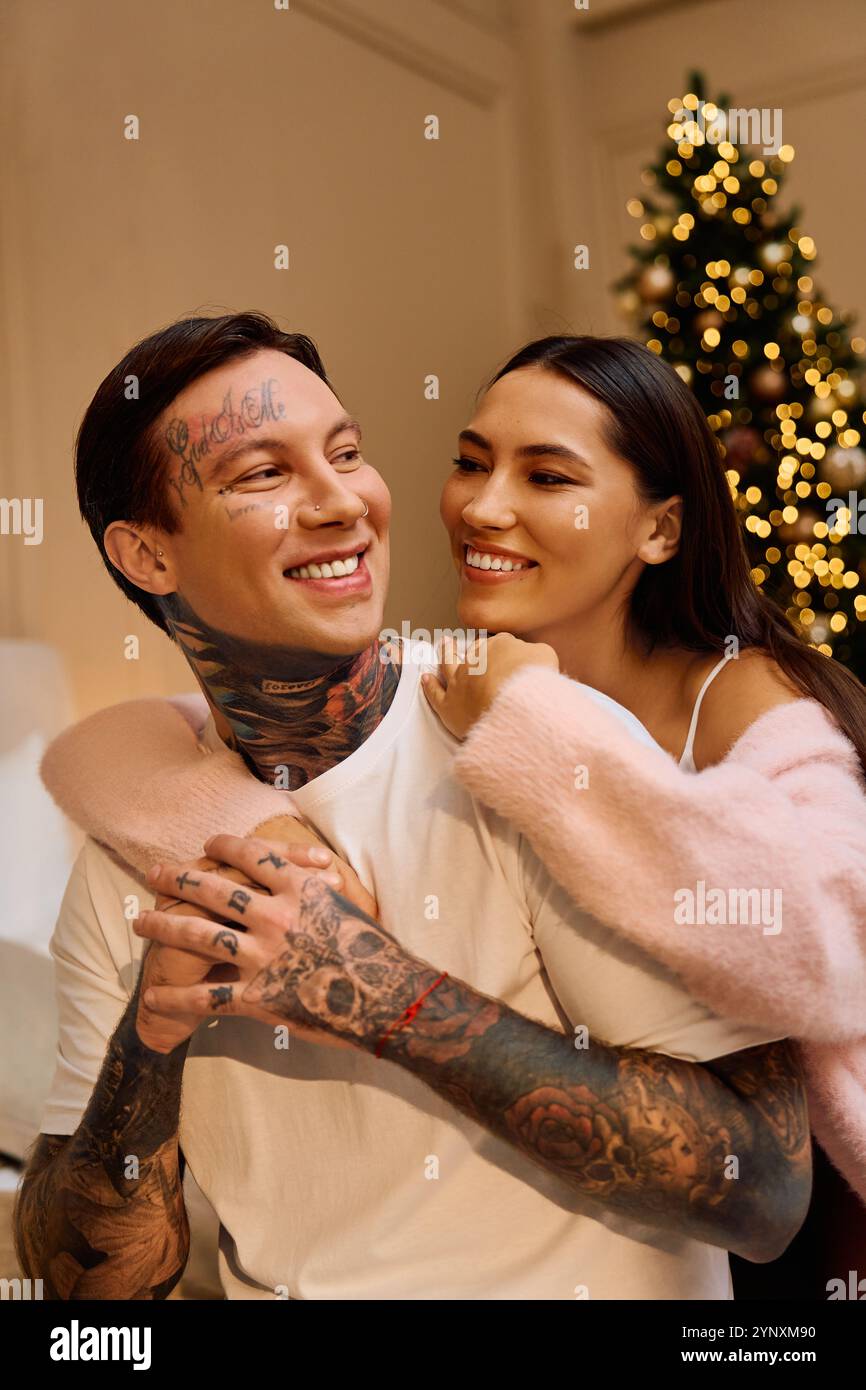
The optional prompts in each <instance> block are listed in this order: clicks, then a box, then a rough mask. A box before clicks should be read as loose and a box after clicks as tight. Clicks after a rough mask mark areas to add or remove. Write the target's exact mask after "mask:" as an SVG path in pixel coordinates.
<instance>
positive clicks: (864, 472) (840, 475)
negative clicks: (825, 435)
mask: <svg viewBox="0 0 866 1390" xmlns="http://www.w3.org/2000/svg"><path fill="white" fill-rule="evenodd" d="M821 476H822V478H823V479H824V481H825V482H826V483H829V484H830V486H831V487H832V488H839V489H841V490H843V491H844V490H845V489H846V488H858V487H859V486H860V484H861V483H862V482H864V481H866V453H864V451H863V450H862V449H859V448H853V449H845V448H843V447H842V445H841V444H834V445H833V448H832V449H828V450H827V452H826V454H825V455H824V457H823V459H822V460H821Z"/></svg>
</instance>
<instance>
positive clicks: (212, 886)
mask: <svg viewBox="0 0 866 1390" xmlns="http://www.w3.org/2000/svg"><path fill="white" fill-rule="evenodd" d="M206 848H207V849H208V851H209V853H211V854H212V855H214V856H215V857H216V858H218V859H219V860H221V861H222V862H223V863H225V864H230V865H232V866H233V867H235V868H237V869H240V870H242V872H243V873H244V874H246V876H247V878H248V879H249V880H250V881H251V882H250V886H249V887H246V888H244V887H239V886H238V885H237V884H235V883H233V882H232V881H231V880H230V879H227V878H226V877H225V876H224V875H221V874H217V873H211V872H209V871H206V870H197V869H195V868H190V867H185V868H184V867H182V866H173V867H158V868H156V869H153V870H151V872H150V874H149V875H148V879H149V881H150V883H151V884H152V885H153V886H154V887H155V888H156V889H158V890H159V891H160V892H164V893H174V894H175V895H176V896H178V897H181V898H183V899H184V901H186V902H188V903H192V904H195V905H197V906H198V907H203V908H205V909H206V910H207V911H208V912H210V913H211V914H212V915H213V916H215V917H216V918H218V919H219V920H220V921H221V922H222V924H223V925H222V926H221V927H218V926H216V924H215V923H213V922H210V923H204V922H203V921H202V919H201V918H199V917H195V916H192V915H190V916H183V915H175V914H172V915H169V914H167V913H161V912H148V913H143V914H142V916H141V917H140V918H139V919H138V923H137V924H136V925H135V930H136V931H137V932H138V933H139V935H142V936H146V937H149V938H150V939H151V940H155V941H161V942H164V943H165V944H167V945H174V946H177V947H178V948H180V949H183V950H188V951H193V952H195V953H196V954H199V955H203V956H207V957H208V958H209V959H210V960H212V961H213V962H230V963H231V964H232V965H234V966H235V967H236V970H237V979H236V980H235V981H233V982H232V983H225V984H216V985H215V984H213V983H210V982H202V983H200V984H194V985H190V986H188V987H179V986H161V987H155V988H153V989H152V990H151V991H149V993H151V994H152V996H153V998H152V1002H150V1007H151V1008H152V1009H153V1010H154V1012H155V1013H157V1014H163V1015H165V1016H166V1017H169V1018H172V1017H176V1016H178V1015H195V1016H197V1017H198V1018H200V1019H201V1018H204V1017H207V1016H209V1015H213V1014H220V1013H227V1014H239V1015H243V1016H246V1017H248V1018H256V1019H259V1020H261V1021H262V1022H265V1023H269V1024H274V1023H278V1022H279V1023H289V1024H291V1025H292V1026H293V1027H294V1028H295V1029H297V1026H298V1025H302V1026H304V1027H306V1028H308V1029H311V1030H313V1031H312V1035H313V1036H315V1037H316V1039H317V1040H320V1041H322V1042H327V1041H329V1040H331V1041H333V1040H335V1039H336V1040H338V1041H341V1042H344V1043H348V1044H349V1045H352V1046H357V1047H361V1048H365V1049H366V1050H369V1051H372V1050H374V1049H375V1047H376V1045H377V1043H378V1042H379V1041H380V1039H381V1038H382V1036H383V1034H384V1033H385V1032H386V1031H387V1029H388V1028H389V1027H390V1026H391V1024H393V1023H394V1022H395V1021H396V1019H398V1018H399V1017H400V1015H401V1014H402V1013H403V1011H404V1010H405V1009H407V1008H408V1006H409V1005H410V1004H411V1003H412V1002H413V1001H414V1000H416V999H417V998H418V996H419V995H420V994H421V993H422V992H423V991H424V990H425V989H426V988H427V987H428V986H429V985H432V984H433V982H434V981H435V980H437V979H438V978H439V975H438V972H436V971H435V970H433V968H432V967H431V966H429V965H428V964H427V963H426V962H425V961H421V960H418V959H417V958H416V957H414V956H411V955H410V954H409V953H408V952H406V951H405V950H404V949H403V947H402V946H400V944H399V942H397V941H396V940H395V938H394V937H393V936H391V934H390V932H387V931H386V930H385V929H384V927H382V926H381V925H380V924H379V923H378V922H376V921H375V920H374V919H373V918H372V917H369V916H368V915H367V913H365V912H364V911H362V909H361V908H359V907H358V906H356V904H355V903H353V902H351V901H350V900H349V899H348V898H345V897H343V896H342V894H340V893H338V892H337V891H336V890H335V888H334V887H333V886H332V885H331V884H330V883H328V882H327V881H326V877H325V876H323V875H315V874H312V873H311V871H310V869H309V868H308V867H305V866H304V865H302V864H298V863H296V862H292V860H291V859H290V857H289V855H290V851H288V850H286V849H285V848H284V847H283V846H281V845H276V844H269V843H268V842H266V841H264V840H258V839H239V838H237V837H236V836H233V835H217V836H215V837H214V839H213V840H210V841H208V844H207V846H206ZM296 853H300V851H296ZM255 883H257V884H259V885H261V888H263V889H265V890H268V891H267V892H261V891H256V890H255V888H254V887H253V886H252V885H253V884H255ZM146 1002H147V1001H146Z"/></svg>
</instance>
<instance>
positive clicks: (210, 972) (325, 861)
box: [136, 816, 373, 1053]
mask: <svg viewBox="0 0 866 1390" xmlns="http://www.w3.org/2000/svg"><path fill="white" fill-rule="evenodd" d="M284 822H289V823H290V824H291V825H292V826H295V825H300V822H298V821H296V820H295V819H294V817H291V816H286V817H280V821H279V825H280V829H281V831H282V829H283V828H284V827H283V823H284ZM274 824H275V825H276V822H275V823H274ZM300 829H301V831H303V832H304V833H303V834H298V835H297V837H296V843H295V844H294V845H286V847H285V854H286V857H287V858H291V860H292V861H297V862H298V863H299V864H301V865H303V866H304V867H305V869H306V871H307V873H309V874H320V875H321V876H322V877H323V878H324V880H325V881H326V882H327V883H329V884H330V885H331V886H332V887H335V888H339V889H341V890H343V887H344V884H345V882H346V878H347V877H350V876H351V877H350V883H349V885H348V886H350V887H351V889H352V891H358V892H359V894H362V895H364V896H365V897H366V898H368V899H370V901H371V902H372V901H373V899H371V898H370V895H369V894H368V893H366V890H365V889H364V888H363V885H362V884H361V883H360V882H358V881H357V879H356V878H355V876H354V871H353V870H351V869H349V867H348V865H345V866H343V865H342V864H340V865H339V868H338V867H337V863H338V861H337V862H335V856H334V855H333V854H332V852H331V851H330V850H329V849H327V848H325V847H324V846H322V845H321V842H319V841H318V837H317V836H316V835H315V833H314V832H312V831H309V830H308V829H307V827H305V826H300ZM317 849H318V850H320V851H321V852H320V853H318V854H317V855H315V857H314V858H313V859H311V858H310V854H309V851H310V850H313V851H316V850H317ZM188 869H189V871H190V872H193V873H194V874H195V873H197V872H199V871H211V870H220V871H221V872H222V873H223V875H224V876H225V877H226V878H228V879H231V880H233V881H234V882H235V883H238V884H249V879H248V878H247V876H246V874H244V873H243V872H242V871H240V870H239V869H235V868H232V867H231V866H226V865H223V864H221V863H220V862H219V861H218V860H216V859H209V858H202V859H197V860H195V861H194V863H192V864H191V865H189V866H188ZM351 878H355V882H354V883H353V882H351ZM356 883H357V889H356V886H355V884H356ZM256 891H257V892H261V891H262V890H261V888H257V889H256ZM154 910H155V911H159V912H161V913H163V914H165V915H166V916H167V917H171V918H176V917H189V916H197V917H200V918H201V920H202V923H203V926H206V925H210V927H211V928H212V929H213V927H214V924H216V925H217V926H220V925H222V919H221V918H220V917H218V916H216V915H215V914H213V913H209V912H208V911H207V909H206V908H204V907H201V906H191V905H190V904H189V903H188V902H185V901H184V900H183V899H179V898H178V897H177V896H176V895H175V896H174V897H169V896H166V895H164V894H160V895H158V896H157V899H156V904H155V908H154ZM236 978H237V969H236V967H235V966H234V964H233V963H232V962H231V961H230V960H229V959H228V958H226V959H225V960H224V961H221V962H217V963H214V958H213V956H212V955H203V954H201V953H200V952H198V951H195V950H190V949H188V948H185V949H181V948H179V947H178V946H176V945H171V944H167V943H166V942H164V941H157V940H151V941H150V942H149V944H148V946H147V949H146V951H145V955H144V960H143V962H142V970H141V989H140V991H139V1001H138V1013H137V1017H136V1032H137V1033H138V1036H139V1038H140V1039H141V1041H142V1042H143V1043H144V1045H145V1046H146V1047H149V1048H151V1049H152V1051H154V1052H163V1053H165V1052H171V1051H173V1049H174V1048H175V1047H177V1046H178V1045H179V1044H180V1043H183V1042H186V1040H187V1039H188V1038H189V1037H190V1036H191V1034H192V1033H194V1032H195V1030H196V1028H197V1027H198V1025H199V1023H200V1022H201V1015H200V1014H197V1013H189V1014H176V1015H173V1016H172V1017H168V1016H166V1015H164V1014H158V1013H156V1012H155V1011H154V1010H153V1009H152V1008H150V1007H149V1006H148V1005H147V1004H146V1003H145V994H146V992H147V990H148V989H150V988H162V987H166V986H167V987H172V988H177V989H185V988H189V987H190V986H192V985H200V984H202V983H204V982H205V981H207V982H208V983H210V984H222V983H225V982H226V981H233V980H235V979H236ZM295 1031H296V1032H297V1033H299V1034H302V1032H303V1030H301V1029H296V1030H295Z"/></svg>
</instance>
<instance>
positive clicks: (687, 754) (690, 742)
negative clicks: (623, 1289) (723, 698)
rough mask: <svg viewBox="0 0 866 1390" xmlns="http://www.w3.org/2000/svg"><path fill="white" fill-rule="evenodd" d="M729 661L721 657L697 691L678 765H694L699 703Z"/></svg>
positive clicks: (725, 657) (699, 710)
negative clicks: (693, 750) (689, 763)
mask: <svg viewBox="0 0 866 1390" xmlns="http://www.w3.org/2000/svg"><path fill="white" fill-rule="evenodd" d="M729 660H730V657H728V656H723V657H722V659H721V661H720V662H719V663H718V665H717V666H714V667H713V669H712V671H711V672H710V674H709V675H708V676H707V678H706V680H705V681H704V683H703V685H702V686H701V688H700V690H699V691H698V698H697V699H696V700H695V707H694V709H693V710H692V722H691V724H690V725H689V732H688V735H687V736H686V746H685V748H684V749H683V751H682V753H681V754H680V763H684V762H687V761H691V763H692V764H694V761H695V760H694V756H693V753H692V749H693V747H694V742H695V734H696V733H697V731H698V715H699V714H700V712H701V703H702V701H703V698H704V696H705V695H706V693H707V691H708V690H709V688H710V685H711V684H712V682H713V681H714V680H715V678H716V676H717V675H718V674H719V672H720V671H721V669H722V667H723V666H727V664H728V661H729Z"/></svg>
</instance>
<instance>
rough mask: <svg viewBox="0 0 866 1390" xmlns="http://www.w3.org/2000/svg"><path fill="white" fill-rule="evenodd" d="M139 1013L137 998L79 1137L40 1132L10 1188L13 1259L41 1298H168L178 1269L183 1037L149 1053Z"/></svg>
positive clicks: (114, 1041)
mask: <svg viewBox="0 0 866 1390" xmlns="http://www.w3.org/2000/svg"><path fill="white" fill-rule="evenodd" d="M137 1009H138V991H136V993H135V994H134V995H133V998H132V1000H131V1001H130V1004H129V1007H128V1009H127V1011H126V1013H125V1014H124V1015H123V1018H122V1019H121V1021H120V1023H119V1025H118V1027H117V1029H116V1031H115V1033H114V1035H113V1036H112V1038H111V1040H110V1042H109V1044H108V1050H107V1052H106V1056H105V1061H104V1063H103V1066H102V1071H101V1073H100V1075H99V1079H98V1081H97V1083H96V1086H95V1088H94V1091H93V1095H92V1097H91V1099H90V1103H89V1105H88V1107H87V1110H86V1111H85V1113H84V1116H83V1117H82V1120H81V1123H80V1125H79V1126H78V1129H77V1130H76V1131H75V1133H74V1134H72V1135H70V1136H68V1137H66V1136H60V1135H54V1134H40V1135H39V1137H38V1139H37V1140H36V1143H35V1145H34V1147H33V1149H32V1150H31V1153H30V1157H29V1161H28V1164H27V1168H26V1170H25V1173H24V1177H23V1179H22V1182H21V1186H20V1188H19V1190H18V1195H17V1199H16V1203H15V1213H14V1218H13V1225H14V1232H15V1247H16V1252H17V1254H18V1259H19V1262H20V1264H21V1267H22V1269H23V1271H24V1274H25V1276H26V1277H29V1278H34V1279H35V1278H38V1279H42V1280H43V1282H44V1289H45V1296H46V1297H47V1298H52V1299H88V1298H93V1299H157V1298H165V1297H166V1296H167V1295H168V1294H169V1293H170V1292H171V1290H172V1289H173V1288H174V1286H175V1284H176V1283H177V1281H178V1280H179V1279H180V1276H181V1274H182V1273H183V1269H184V1266H185V1264H186V1261H187V1256H188V1253H189V1225H188V1223H187V1217H186V1209H185V1207H184V1202H183V1192H182V1187H181V1177H182V1175H181V1172H180V1169H179V1163H178V1141H177V1130H178V1117H179V1111H180V1085H181V1074H182V1072H183V1064H184V1060H185V1057H186V1052H187V1048H188V1046H189V1039H188V1038H187V1040H186V1042H184V1043H181V1044H180V1045H179V1046H177V1047H176V1048H174V1050H173V1051H171V1052H157V1051H153V1050H151V1048H149V1047H148V1046H146V1045H145V1044H144V1043H143V1042H142V1041H141V1039H140V1037H139V1035H138V1030H137V1027H136V1016H137Z"/></svg>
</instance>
